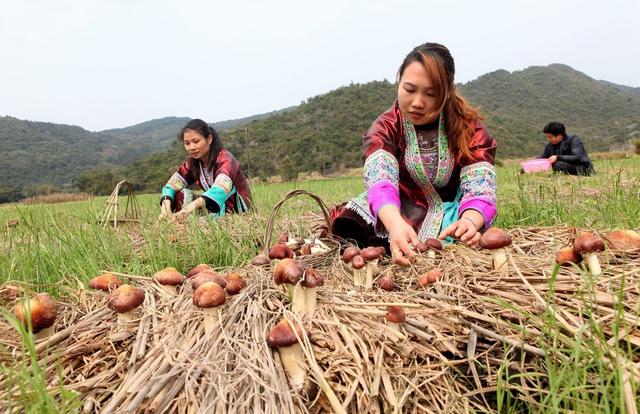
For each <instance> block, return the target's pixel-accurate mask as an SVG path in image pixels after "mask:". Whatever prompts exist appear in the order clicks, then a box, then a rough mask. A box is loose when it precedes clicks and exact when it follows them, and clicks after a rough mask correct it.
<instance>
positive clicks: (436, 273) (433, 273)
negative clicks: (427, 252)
mask: <svg viewBox="0 0 640 414" xmlns="http://www.w3.org/2000/svg"><path fill="white" fill-rule="evenodd" d="M443 274H444V272H443V271H442V269H431V270H429V271H428V272H427V273H425V274H423V275H422V276H420V277H419V278H418V285H420V287H427V286H429V285H433V284H434V283H436V282H437V281H438V279H440V278H441V277H442V275H443Z"/></svg>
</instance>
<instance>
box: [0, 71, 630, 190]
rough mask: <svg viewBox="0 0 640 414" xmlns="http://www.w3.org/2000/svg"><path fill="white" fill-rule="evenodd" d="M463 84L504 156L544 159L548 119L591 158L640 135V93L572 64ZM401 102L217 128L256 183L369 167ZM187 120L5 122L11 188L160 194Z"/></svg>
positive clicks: (325, 106)
mask: <svg viewBox="0 0 640 414" xmlns="http://www.w3.org/2000/svg"><path fill="white" fill-rule="evenodd" d="M458 86H459V90H460V91H461V93H462V94H463V95H464V96H465V97H466V98H467V99H468V100H469V101H470V102H471V103H473V104H474V105H477V106H479V107H480V109H481V113H482V114H483V115H484V117H485V123H486V124H487V126H488V127H489V129H490V131H491V132H492V133H493V135H494V136H495V137H496V139H497V141H498V157H499V158H514V157H530V156H536V155H538V154H539V153H540V152H541V151H542V147H543V146H544V137H543V136H542V133H541V130H542V127H543V126H544V125H545V124H546V123H547V122H549V121H560V122H563V123H564V124H565V125H566V126H567V129H568V131H569V132H573V133H577V134H579V135H580V136H581V137H582V138H583V140H584V142H585V145H586V147H587V149H588V151H590V152H593V151H606V150H611V149H620V148H623V147H625V146H626V144H627V142H628V139H629V138H630V137H633V136H636V135H638V134H640V93H638V90H639V89H640V88H634V87H630V86H625V85H616V84H613V83H611V82H607V81H598V80H595V79H593V78H591V77H589V76H587V75H585V74H583V73H581V72H578V71H576V70H574V69H572V68H571V67H569V66H566V65H562V64H552V65H549V66H532V67H529V68H526V69H523V70H519V71H514V72H508V71H506V70H497V71H494V72H491V73H487V74H485V75H482V76H480V77H478V78H477V79H475V80H473V81H470V82H467V83H465V84H460V85H458ZM395 95H396V86H395V85H394V84H392V83H390V82H388V81H375V82H370V83H367V84H351V85H348V86H344V87H341V88H338V89H336V90H333V91H331V92H328V93H326V94H323V95H318V96H315V97H312V98H309V99H308V100H307V101H306V102H304V103H303V104H301V105H299V106H297V107H290V108H286V109H285V110H282V111H278V112H274V113H268V114H262V115H258V116H256V117H249V118H243V119H239V120H231V121H226V122H227V123H216V124H214V126H216V127H217V128H218V129H220V130H221V136H222V140H223V143H224V145H225V146H226V147H227V148H229V149H230V150H231V151H232V152H233V153H234V154H235V155H236V157H237V158H238V159H240V161H241V162H242V163H243V165H244V166H245V167H244V168H245V170H247V171H248V172H249V174H250V175H251V176H271V175H282V176H284V177H286V178H293V177H295V176H296V175H297V174H298V173H299V172H306V171H318V172H320V173H329V172H335V171H339V170H340V169H342V168H349V167H357V166H361V165H362V155H361V136H362V134H363V133H364V132H365V131H366V130H367V128H368V127H369V126H370V125H371V123H372V122H373V121H374V120H375V118H376V117H377V116H378V115H379V114H380V113H381V112H383V111H384V110H386V109H387V108H389V106H390V105H391V104H392V103H393V101H394V99H395ZM187 119H188V118H179V117H168V118H162V119H158V120H153V121H148V122H144V123H141V124H138V125H133V126H131V127H127V128H121V129H111V130H105V131H100V132H95V133H92V132H89V131H85V130H83V129H82V128H79V127H70V126H65V125H55V124H46V123H33V122H29V121H20V120H17V119H15V118H10V117H0V150H2V152H3V154H4V155H5V161H7V160H8V163H5V162H3V163H2V167H0V174H2V176H3V182H2V184H4V185H5V186H14V187H15V186H24V185H31V184H35V183H53V184H56V185H61V184H66V185H68V184H69V182H71V180H73V178H74V177H77V176H78V175H80V174H82V173H83V172H86V171H88V170H89V169H92V168H97V169H99V170H109V171H110V172H109V175H107V176H106V177H107V178H108V177H109V176H110V177H111V179H112V180H116V179H118V178H119V177H126V178H127V179H129V180H130V181H133V182H136V183H138V185H139V188H140V189H143V190H149V191H157V190H158V188H160V186H161V185H162V183H163V182H164V181H165V180H166V179H167V178H168V176H169V175H170V170H172V169H174V168H175V167H176V166H177V165H178V164H179V163H180V162H181V161H182V160H183V159H184V151H183V150H182V148H181V147H180V146H179V145H177V142H176V141H175V135H176V132H177V131H178V130H179V129H180V128H181V127H182V126H183V125H184V123H185V122H186V121H187ZM167 146H168V147H169V149H163V148H167ZM32 148H45V149H46V151H37V152H32ZM149 154H151V155H149ZM91 174H94V173H93V172H92V173H91ZM103 175H104V174H103ZM94 176H95V174H94ZM85 178H86V177H85ZM105 180H107V181H108V179H105ZM85 181H87V180H85ZM88 181H89V182H91V181H92V178H90V179H88ZM105 182H106V181H105ZM104 186H108V185H107V184H104ZM92 188H93V189H94V190H95V188H96V187H92ZM0 190H1V189H0ZM92 191H93V190H92ZM96 191H97V190H96ZM0 192H1V191H0Z"/></svg>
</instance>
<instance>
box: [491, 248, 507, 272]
mask: <svg viewBox="0 0 640 414" xmlns="http://www.w3.org/2000/svg"><path fill="white" fill-rule="evenodd" d="M491 255H492V256H493V268H494V269H495V270H500V268H501V267H502V266H504V264H505V263H507V252H506V251H505V250H504V249H495V250H492V251H491Z"/></svg>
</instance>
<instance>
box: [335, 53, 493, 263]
mask: <svg viewBox="0 0 640 414" xmlns="http://www.w3.org/2000/svg"><path fill="white" fill-rule="evenodd" d="M454 72H455V66H454V61H453V58H452V57H451V54H450V53H449V50H448V49H447V48H446V47H444V46H442V45H440V44H437V43H425V44H423V45H420V46H418V47H416V48H415V49H413V51H411V52H410V53H409V54H408V55H407V57H406V58H405V59H404V61H403V62H402V65H401V66H400V69H399V70H398V99H397V100H396V102H394V104H393V106H391V108H390V109H389V110H387V111H386V112H385V113H383V114H382V115H380V116H379V117H378V119H376V121H375V122H374V123H373V125H372V126H371V128H370V129H369V131H367V133H366V134H365V135H364V137H363V150H364V158H365V165H364V180H365V189H366V191H365V193H363V194H361V195H360V196H359V197H356V198H355V199H352V200H350V201H349V202H347V203H345V204H342V205H339V206H337V207H336V208H335V209H334V210H333V212H332V218H333V220H334V221H333V231H334V233H335V234H336V235H338V236H341V237H343V238H347V239H353V240H356V241H357V242H358V243H359V244H361V245H387V243H388V246H389V247H390V249H391V253H392V255H393V256H394V257H395V258H397V260H399V261H401V262H402V261H406V257H409V256H411V255H412V254H413V245H415V243H417V242H418V240H422V241H425V240H426V239H428V238H437V237H438V238H440V239H446V238H449V237H451V238H456V239H458V240H460V241H461V242H463V243H466V244H467V245H470V246H475V245H477V244H478V241H479V239H480V230H482V229H486V228H488V227H489V226H490V225H491V222H492V220H493V218H494V217H495V215H496V212H497V210H496V174H495V170H494V167H493V162H494V157H495V151H496V142H495V140H494V139H493V137H492V136H491V134H490V133H489V131H488V130H487V129H486V127H485V126H484V124H483V123H482V122H481V116H480V115H479V113H478V111H477V110H476V109H475V108H473V107H471V106H470V105H469V104H468V103H467V102H466V101H465V100H464V98H462V97H461V96H460V95H459V94H458V92H457V90H456V84H455V82H454ZM449 240H451V239H449Z"/></svg>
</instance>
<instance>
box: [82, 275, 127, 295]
mask: <svg viewBox="0 0 640 414" xmlns="http://www.w3.org/2000/svg"><path fill="white" fill-rule="evenodd" d="M121 285H122V280H120V279H118V277H117V276H116V275H114V274H113V273H103V274H101V275H100V276H96V277H94V278H93V279H91V280H90V281H89V287H90V288H91V289H100V290H104V291H106V292H108V291H109V290H112V289H115V288H117V287H118V286H121Z"/></svg>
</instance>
